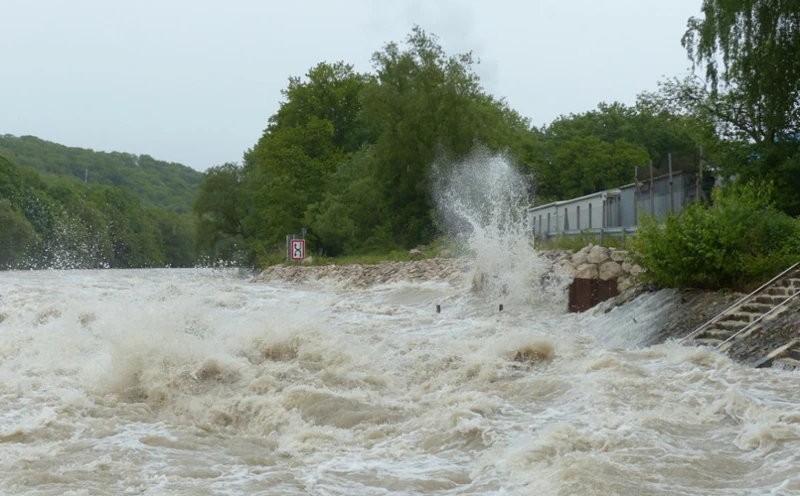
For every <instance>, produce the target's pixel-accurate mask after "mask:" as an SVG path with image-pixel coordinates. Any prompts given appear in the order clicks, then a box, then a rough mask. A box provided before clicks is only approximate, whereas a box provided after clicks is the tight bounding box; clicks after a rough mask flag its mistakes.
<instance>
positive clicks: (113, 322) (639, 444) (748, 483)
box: [0, 269, 800, 495]
mask: <svg viewBox="0 0 800 496" xmlns="http://www.w3.org/2000/svg"><path fill="white" fill-rule="evenodd" d="M497 301H498V300H497V299H496V298H489V297H486V296H484V295H482V294H480V293H474V292H472V291H471V290H470V286H469V285H468V284H464V285H448V284H444V283H430V282H429V283H423V284H410V283H400V284H394V285H389V286H379V287H373V288H370V289H360V290H356V289H351V288H347V287H344V286H342V285H340V284H334V283H326V282H317V283H314V284H309V285H307V286H290V285H286V284H254V283H251V282H249V281H248V280H247V279H245V278H242V277H239V276H238V275H237V273H236V272H233V271H230V272H227V271H214V270H201V269H197V270H130V271H114V270H104V271H41V272H5V273H0V494H34V495H45V494H47V495H61V494H75V495H78V494H86V495H94V494H109V495H111V494H148V495H162V494H187V495H212V494H213V495H217V494H219V495H223V494H228V495H250V494H263V495H295V494H296V495H300V494H318V495H384V494H392V495H416V494H452V495H456V494H459V495H460V494H481V495H490V494H498V495H499V494H503V495H512V494H514V495H516V494H531V495H562V494H563V495H568V494H569V495H571V494H576V495H591V494H597V495H612V494H621V495H651V494H652V495H662V494H663V495H689V494H692V495H695V494H696V495H722V494H726V495H728V494H730V495H734V494H735V495H739V494H742V495H744V494H800V460H798V458H799V457H800V375H798V374H796V373H791V372H784V371H776V370H754V369H751V368H747V367H744V366H740V365H737V364H735V363H733V362H731V361H730V360H728V359H727V358H725V357H724V356H722V355H719V354H716V353H714V352H711V351H708V350H704V349H697V348H691V347H682V346H679V345H677V344H675V343H666V344H663V345H659V346H655V347H649V348H641V347H639V346H638V342H640V341H641V340H642V338H643V337H645V336H646V335H647V333H649V332H652V331H653V330H654V328H655V327H656V325H655V323H656V322H657V321H658V320H659V319H660V318H663V313H664V312H663V307H664V304H663V303H664V302H663V296H662V295H660V294H654V295H651V296H645V297H642V298H640V299H639V300H636V301H634V302H633V303H630V304H628V305H626V306H623V307H621V308H618V309H615V310H613V311H611V312H609V313H606V314H603V313H600V312H597V314H594V313H591V312H589V313H586V314H581V315H577V314H565V313H563V312H562V311H561V310H560V309H561V308H563V306H562V305H561V304H560V303H563V301H562V302H560V303H559V301H557V298H556V299H555V300H553V299H551V300H549V301H548V302H546V303H545V302H543V301H540V302H539V303H537V301H536V300H535V299H534V300H533V301H530V300H529V301H522V302H519V303H514V301H510V302H509V303H507V304H506V306H505V308H504V311H503V312H499V311H498V308H497V306H496V304H497ZM436 304H440V305H441V306H442V311H441V313H440V314H437V313H436V311H435V305H436Z"/></svg>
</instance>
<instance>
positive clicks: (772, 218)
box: [634, 182, 800, 290]
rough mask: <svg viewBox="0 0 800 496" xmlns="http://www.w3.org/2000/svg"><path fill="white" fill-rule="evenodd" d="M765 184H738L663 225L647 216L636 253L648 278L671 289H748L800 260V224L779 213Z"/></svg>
mask: <svg viewBox="0 0 800 496" xmlns="http://www.w3.org/2000/svg"><path fill="white" fill-rule="evenodd" d="M772 197H773V189H772V186H771V185H769V184H766V183H754V182H751V183H746V184H734V185H732V186H728V187H726V188H724V189H720V190H715V191H714V193H713V194H712V200H713V201H712V205H711V206H709V205H706V204H702V203H696V204H692V205H688V206H687V207H686V208H685V210H684V211H683V213H682V214H681V215H674V214H672V215H669V216H668V217H667V218H666V220H665V222H664V224H663V225H660V224H659V222H658V220H657V219H655V218H653V217H650V216H645V217H644V218H643V219H642V222H641V224H640V226H639V230H638V234H637V237H636V240H635V241H634V247H635V250H636V251H637V252H638V255H637V256H638V263H639V264H640V265H641V266H642V267H644V268H645V269H647V277H648V278H649V279H651V280H652V281H653V282H655V283H656V284H659V285H662V286H669V287H694V288H703V289H719V288H732V289H739V290H744V289H749V288H752V287H755V286H757V285H758V284H760V283H763V282H764V281H766V280H768V279H769V278H771V277H772V276H774V275H776V274H777V273H779V272H780V271H782V270H783V269H785V268H787V267H788V266H789V265H790V264H792V263H794V262H797V261H798V260H800V220H797V219H793V218H792V217H790V216H788V215H786V214H785V213H783V212H781V211H779V210H777V209H776V208H775V206H774V204H773V202H772Z"/></svg>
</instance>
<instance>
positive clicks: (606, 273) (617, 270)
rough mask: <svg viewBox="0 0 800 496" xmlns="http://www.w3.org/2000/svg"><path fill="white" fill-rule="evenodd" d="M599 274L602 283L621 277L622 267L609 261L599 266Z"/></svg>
mask: <svg viewBox="0 0 800 496" xmlns="http://www.w3.org/2000/svg"><path fill="white" fill-rule="evenodd" d="M599 273H600V279H601V280H603V281H609V280H611V279H616V278H618V277H619V276H621V275H622V266H621V265H620V264H618V263H617V262H615V261H613V260H611V261H609V262H606V263H604V264H603V265H601V266H600V270H599Z"/></svg>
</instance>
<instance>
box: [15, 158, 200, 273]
mask: <svg viewBox="0 0 800 496" xmlns="http://www.w3.org/2000/svg"><path fill="white" fill-rule="evenodd" d="M195 243H196V240H195V219H194V218H193V217H192V216H190V215H182V214H179V213H176V212H172V211H169V210H167V209H165V208H160V207H150V206H145V205H143V204H142V201H141V200H140V199H139V197H138V196H137V195H135V194H134V193H132V192H131V191H129V190H127V189H125V188H122V187H118V186H101V185H97V184H85V183H83V182H80V181H78V180H77V179H74V178H71V177H57V176H53V175H50V174H42V173H40V172H38V171H36V170H34V169H32V168H30V167H20V166H18V165H17V164H15V163H14V162H12V161H11V160H10V159H8V158H6V157H4V156H3V155H0V268H6V269H7V268H16V269H29V268H33V269H36V268H104V267H113V268H130V267H164V266H174V267H187V266H192V265H193V264H194V263H195V258H196V250H195Z"/></svg>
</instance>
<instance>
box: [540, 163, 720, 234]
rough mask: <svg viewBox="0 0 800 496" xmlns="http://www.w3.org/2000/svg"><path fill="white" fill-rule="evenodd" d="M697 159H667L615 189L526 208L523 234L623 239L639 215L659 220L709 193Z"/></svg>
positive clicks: (644, 168) (634, 227) (645, 169)
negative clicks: (597, 236)
mask: <svg viewBox="0 0 800 496" xmlns="http://www.w3.org/2000/svg"><path fill="white" fill-rule="evenodd" d="M706 176H707V174H706V175H704V173H703V167H702V161H701V158H700V156H699V155H695V156H693V157H688V158H687V157H685V156H684V157H681V161H680V162H679V163H676V161H674V160H673V156H672V154H670V155H669V156H668V158H667V161H666V163H665V164H664V165H663V166H659V167H655V166H648V167H637V168H636V170H635V171H634V178H635V182H633V183H630V184H626V185H624V186H620V187H619V188H614V189H609V190H605V191H599V192H597V193H592V194H590V195H586V196H581V197H579V198H573V199H571V200H564V201H557V202H553V203H548V204H547V205H541V206H538V207H532V208H530V209H528V218H527V222H528V229H529V230H530V232H531V234H532V235H534V236H537V237H541V238H544V239H547V238H550V237H553V236H564V235H567V236H569V235H576V234H583V233H590V234H597V235H600V236H605V235H611V236H621V237H625V236H627V235H628V234H633V233H635V232H636V229H637V226H638V225H639V217H640V216H641V215H642V214H649V215H654V216H656V217H657V218H659V219H664V218H665V217H666V216H667V214H668V213H670V212H675V213H680V212H681V211H682V210H683V208H684V207H685V206H686V204H688V203H689V202H692V201H695V199H697V198H702V197H705V196H707V195H708V193H709V186H710V185H709V184H708V181H705V180H704V178H705V177H706Z"/></svg>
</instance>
